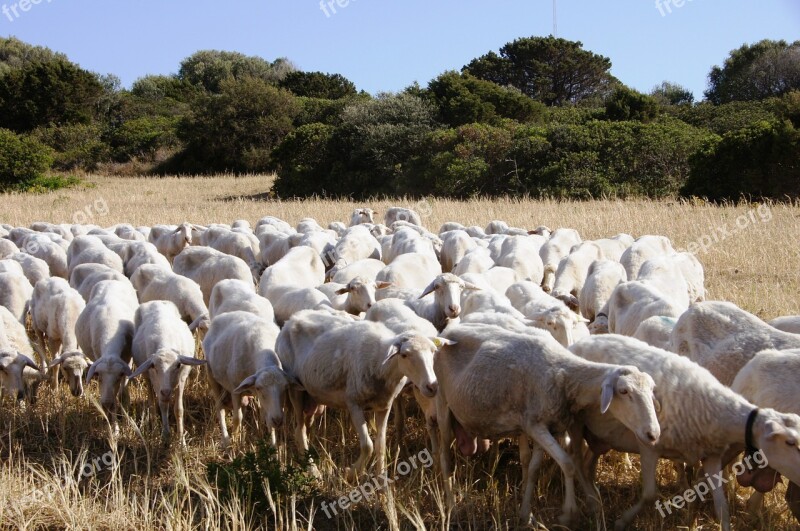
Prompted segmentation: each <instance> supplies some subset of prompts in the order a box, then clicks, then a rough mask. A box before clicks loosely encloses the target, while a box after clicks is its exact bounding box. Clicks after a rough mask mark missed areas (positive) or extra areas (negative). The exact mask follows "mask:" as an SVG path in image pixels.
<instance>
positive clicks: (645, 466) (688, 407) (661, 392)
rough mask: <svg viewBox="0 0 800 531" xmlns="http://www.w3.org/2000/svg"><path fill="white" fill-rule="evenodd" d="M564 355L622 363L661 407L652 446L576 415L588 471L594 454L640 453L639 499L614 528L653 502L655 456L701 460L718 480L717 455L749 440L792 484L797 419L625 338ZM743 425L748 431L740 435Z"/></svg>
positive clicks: (718, 498) (724, 509)
mask: <svg viewBox="0 0 800 531" xmlns="http://www.w3.org/2000/svg"><path fill="white" fill-rule="evenodd" d="M571 350H572V351H573V352H574V353H575V354H577V355H579V356H581V357H582V358H586V359H588V360H591V361H596V362H600V363H629V364H631V365H634V366H635V367H637V368H638V369H640V370H642V371H644V372H646V373H647V374H649V375H650V376H652V377H653V380H654V381H655V384H656V387H655V396H656V399H657V400H658V401H659V403H660V404H661V410H660V411H659V415H658V421H659V423H660V425H661V438H660V439H659V440H658V441H657V442H656V443H655V445H650V444H646V441H645V442H643V439H642V438H640V437H636V436H634V434H633V433H631V432H630V431H628V429H627V428H624V427H623V426H621V425H620V424H619V423H618V422H617V421H616V420H614V419H611V418H608V417H605V418H604V417H601V416H600V415H598V414H597V413H596V412H595V411H589V412H587V414H586V415H585V417H584V422H585V426H586V430H588V431H584V433H589V434H590V435H589V436H588V440H589V443H590V444H589V449H590V452H591V454H593V459H592V462H593V464H592V467H593V465H594V464H595V463H596V460H597V458H598V457H599V455H600V454H601V453H604V452H605V451H608V450H609V449H615V450H617V451H621V452H634V453H639V454H640V455H641V463H642V481H643V488H642V496H641V499H640V500H639V501H638V502H637V503H636V504H635V505H634V506H633V507H631V508H630V509H628V510H627V511H626V512H625V513H624V514H623V515H622V516H621V517H620V519H619V520H617V523H616V525H615V528H616V529H622V528H624V527H626V526H628V525H629V524H630V523H631V522H632V521H633V519H634V517H635V516H636V514H638V513H639V511H641V509H642V508H643V507H645V506H647V505H649V504H651V503H653V502H654V501H655V500H656V496H657V487H656V465H657V461H658V458H659V457H665V458H669V459H680V460H682V461H683V462H685V463H688V464H690V465H695V464H697V463H702V466H703V469H704V471H705V473H706V474H707V475H708V476H709V477H721V474H722V468H723V467H724V466H725V465H726V464H727V463H726V462H725V461H726V459H725V457H724V456H725V454H727V453H728V452H729V451H734V452H740V451H742V450H744V448H745V441H746V440H747V438H748V437H751V440H752V441H753V443H754V444H755V446H756V448H759V449H761V450H762V451H763V455H764V457H766V459H767V461H768V462H769V463H770V465H772V466H774V467H775V469H776V470H779V471H780V472H781V473H787V475H788V477H789V478H790V479H791V480H792V481H795V482H797V481H798V479H800V448H798V444H797V441H798V440H799V439H800V431H798V430H800V417H798V416H797V415H787V414H783V413H779V412H777V411H775V410H773V409H757V408H756V406H754V405H753V404H751V403H750V402H748V401H747V400H745V399H744V398H743V397H741V396H739V395H738V394H736V393H734V392H733V391H731V390H730V389H729V388H728V387H725V386H724V385H721V384H720V383H719V382H718V381H717V380H715V379H714V377H713V376H712V375H711V373H709V372H708V371H707V370H705V369H703V368H702V367H700V366H698V365H697V364H696V363H693V362H692V361H691V360H688V359H686V358H684V357H682V356H678V355H676V354H674V353H671V352H667V351H664V350H661V349H658V348H655V347H651V346H650V345H647V344H645V343H642V342H641V341H639V340H636V339H633V338H628V337H623V336H618V335H604V336H592V337H591V338H589V339H586V340H584V341H581V342H580V343H577V344H575V345H573V346H572V347H571ZM748 419H749V420H748ZM748 427H749V428H751V432H750V433H746V431H747V428H748ZM575 433H576V434H577V436H576V438H575V439H576V440H577V441H579V440H580V431H579V430H577V429H576V430H575ZM577 446H579V445H576V447H574V448H575V450H577ZM733 455H735V454H733ZM720 483H721V481H720ZM719 487H721V484H720V485H719ZM712 492H713V498H714V507H715V509H716V514H717V518H718V519H719V521H720V524H721V526H722V528H723V529H725V530H730V513H729V509H728V503H727V500H726V496H725V492H724V489H723V488H716V487H715V488H713V490H712ZM656 507H658V505H656Z"/></svg>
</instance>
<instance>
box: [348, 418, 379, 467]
mask: <svg viewBox="0 0 800 531" xmlns="http://www.w3.org/2000/svg"><path fill="white" fill-rule="evenodd" d="M347 409H348V410H349V411H350V420H351V421H352V422H353V427H354V428H355V429H356V434H358V443H359V446H360V448H361V453H359V454H358V459H357V460H356V462H355V463H354V464H353V466H352V468H350V469H349V470H348V471H347V476H348V479H350V480H353V481H354V480H355V479H356V478H357V477H358V475H359V474H360V473H361V472H363V471H364V469H365V468H366V466H367V463H368V462H369V459H370V457H372V451H373V444H372V440H371V439H370V438H369V429H368V428H367V419H366V416H365V415H364V410H363V409H361V407H360V406H358V405H357V404H352V403H351V404H348V406H347Z"/></svg>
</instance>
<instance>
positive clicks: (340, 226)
mask: <svg viewBox="0 0 800 531" xmlns="http://www.w3.org/2000/svg"><path fill="white" fill-rule="evenodd" d="M328 230H332V231H334V232H335V233H336V234H337V235H339V237H341V236H342V235H343V234H344V233H345V232H347V225H345V224H344V223H342V222H341V221H331V222H330V223H328Z"/></svg>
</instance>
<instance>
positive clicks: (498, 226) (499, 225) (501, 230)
mask: <svg viewBox="0 0 800 531" xmlns="http://www.w3.org/2000/svg"><path fill="white" fill-rule="evenodd" d="M507 230H508V223H506V222H505V221H500V220H497V219H495V220H493V221H490V222H489V224H488V225H486V229H485V232H486V234H489V235H491V234H505V232H506V231H507Z"/></svg>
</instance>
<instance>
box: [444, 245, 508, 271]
mask: <svg viewBox="0 0 800 531" xmlns="http://www.w3.org/2000/svg"><path fill="white" fill-rule="evenodd" d="M495 265H498V264H495V262H494V260H492V257H491V254H490V253H489V250H488V249H485V248H483V247H475V248H474V249H472V250H471V251H470V252H468V253H467V254H465V255H464V257H463V258H462V259H461V260H459V261H458V263H456V264H454V265H453V270H452V273H453V274H454V275H456V276H461V275H464V274H466V273H483V272H484V271H488V270H490V269H491V268H493V267H494V266H495Z"/></svg>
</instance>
